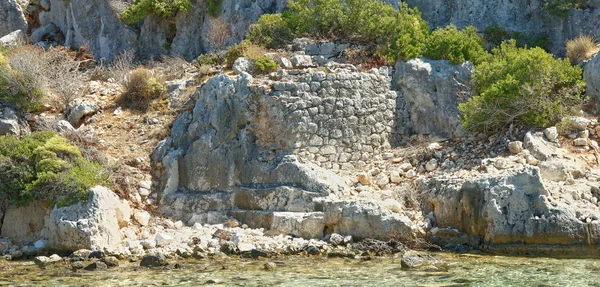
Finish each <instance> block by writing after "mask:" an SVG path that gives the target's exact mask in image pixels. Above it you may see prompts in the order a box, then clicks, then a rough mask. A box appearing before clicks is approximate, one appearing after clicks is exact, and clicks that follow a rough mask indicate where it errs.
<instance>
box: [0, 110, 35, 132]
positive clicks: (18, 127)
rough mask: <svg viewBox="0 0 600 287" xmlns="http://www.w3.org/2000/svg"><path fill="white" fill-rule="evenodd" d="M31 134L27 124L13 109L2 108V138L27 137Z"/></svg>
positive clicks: (0, 112)
mask: <svg viewBox="0 0 600 287" xmlns="http://www.w3.org/2000/svg"><path fill="white" fill-rule="evenodd" d="M29 132H30V129H29V125H28V124H27V122H25V121H24V120H23V119H21V118H19V116H18V115H17V113H16V112H15V111H14V110H13V109H11V108H8V107H6V108H3V109H2V107H0V136H3V135H7V134H11V135H16V136H21V135H27V134H28V133H29Z"/></svg>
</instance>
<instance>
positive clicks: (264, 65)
mask: <svg viewBox="0 0 600 287" xmlns="http://www.w3.org/2000/svg"><path fill="white" fill-rule="evenodd" d="M275 71H277V64H275V62H273V60H271V59H269V58H266V57H262V58H258V59H256V61H255V62H254V72H256V73H258V74H269V73H272V72H275Z"/></svg>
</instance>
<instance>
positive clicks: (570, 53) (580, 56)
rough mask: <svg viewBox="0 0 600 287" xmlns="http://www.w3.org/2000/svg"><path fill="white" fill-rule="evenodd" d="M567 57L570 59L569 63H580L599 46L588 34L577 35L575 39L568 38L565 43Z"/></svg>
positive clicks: (596, 51) (593, 53)
mask: <svg viewBox="0 0 600 287" xmlns="http://www.w3.org/2000/svg"><path fill="white" fill-rule="evenodd" d="M566 45H567V53H566V56H567V58H568V59H569V60H570V61H571V64H573V65H576V64H581V63H583V62H584V61H586V60H588V59H590V58H591V57H592V56H594V55H595V54H596V53H598V51H599V50H600V48H599V47H598V44H597V43H596V40H594V38H592V37H590V36H583V35H582V36H579V37H577V38H575V39H572V40H568V41H567V43H566Z"/></svg>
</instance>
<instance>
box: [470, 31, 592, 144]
mask: <svg viewBox="0 0 600 287" xmlns="http://www.w3.org/2000/svg"><path fill="white" fill-rule="evenodd" d="M473 81H474V83H475V86H476V88H477V95H475V96H473V97H471V98H470V99H469V101H468V102H466V103H463V104H460V106H459V110H460V111H461V120H462V123H463V126H464V127H465V128H466V129H469V130H476V131H488V132H490V131H492V132H493V131H499V130H502V129H503V128H506V127H507V126H508V125H510V124H511V123H517V124H525V125H528V126H540V127H546V126H550V125H552V124H554V123H556V122H558V121H559V120H560V119H561V118H563V117H564V116H568V115H572V114H575V113H576V112H577V111H578V107H580V105H581V101H582V93H583V91H584V86H585V85H584V82H583V80H582V70H581V68H580V67H578V66H572V65H571V63H569V61H568V60H562V59H555V58H554V57H553V56H552V54H549V53H547V52H545V51H544V50H543V49H541V48H531V49H527V48H519V47H517V45H516V41H514V40H511V41H509V42H505V43H502V44H500V46H499V47H497V48H494V49H493V50H492V54H491V55H490V56H489V57H488V58H487V59H486V61H484V62H482V63H480V64H479V65H477V66H476V67H475V73H474V74H473Z"/></svg>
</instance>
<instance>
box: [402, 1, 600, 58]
mask: <svg viewBox="0 0 600 287" xmlns="http://www.w3.org/2000/svg"><path fill="white" fill-rule="evenodd" d="M404 2H407V3H408V5H409V6H410V7H418V8H419V11H421V12H422V13H423V19H424V20H425V21H427V22H428V23H429V27H430V28H432V29H436V28H438V27H445V26H447V25H449V24H454V25H456V26H457V27H458V28H464V27H467V26H469V25H473V26H475V27H477V28H478V30H480V31H483V30H484V29H485V28H486V27H488V26H490V25H492V24H498V25H500V26H502V27H504V28H505V29H507V30H509V31H517V32H521V33H524V34H526V35H540V34H542V33H546V34H547V35H548V38H549V40H550V43H551V47H550V50H551V51H552V52H553V53H557V54H559V55H562V54H564V51H565V45H564V43H565V41H566V40H569V39H573V38H576V37H578V36H579V35H580V34H581V31H586V33H591V34H592V35H597V34H599V33H598V32H600V26H598V25H597V24H596V19H597V18H598V15H600V9H599V7H600V6H599V5H598V3H597V1H586V3H585V5H584V8H585V9H582V10H577V9H570V10H568V11H566V13H564V15H558V14H552V13H550V12H549V11H548V10H547V9H546V8H545V4H546V3H548V1H544V0H514V1H513V0H500V1H484V0H466V1H465V0H408V1H404Z"/></svg>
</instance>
